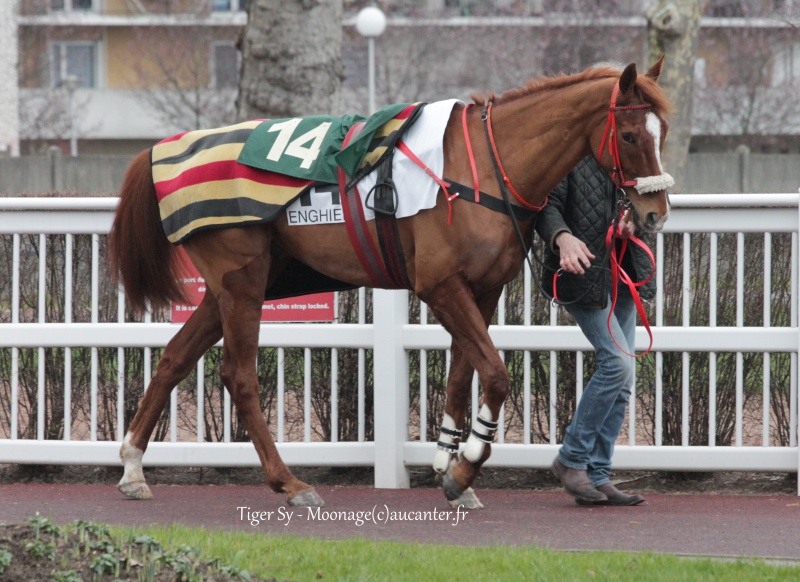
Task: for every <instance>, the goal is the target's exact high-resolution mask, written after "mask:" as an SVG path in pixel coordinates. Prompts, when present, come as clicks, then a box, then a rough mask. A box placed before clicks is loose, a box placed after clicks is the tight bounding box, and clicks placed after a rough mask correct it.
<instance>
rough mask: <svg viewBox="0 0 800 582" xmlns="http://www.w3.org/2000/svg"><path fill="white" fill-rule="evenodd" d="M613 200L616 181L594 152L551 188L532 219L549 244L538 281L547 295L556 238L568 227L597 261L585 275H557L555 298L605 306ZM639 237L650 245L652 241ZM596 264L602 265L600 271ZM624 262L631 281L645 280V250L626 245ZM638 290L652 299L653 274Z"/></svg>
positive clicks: (555, 258)
mask: <svg viewBox="0 0 800 582" xmlns="http://www.w3.org/2000/svg"><path fill="white" fill-rule="evenodd" d="M616 200H617V198H616V188H615V186H614V183H613V182H612V181H611V178H610V177H609V176H608V174H607V173H606V171H605V170H604V169H603V167H602V166H601V165H600V164H599V163H598V162H597V160H596V159H595V158H594V157H593V156H588V157H586V158H584V159H583V160H581V161H580V162H579V163H578V165H577V166H575V168H574V169H573V170H572V171H571V172H570V173H569V174H568V175H567V177H566V178H564V179H563V180H562V181H561V183H560V184H559V185H558V186H556V188H555V190H553V192H551V194H550V198H549V202H548V203H547V206H545V207H544V209H543V210H542V211H541V212H540V213H539V216H538V218H537V219H536V232H538V233H539V236H541V237H542V239H543V240H544V241H545V243H546V247H547V249H546V252H545V259H544V262H545V264H546V265H547V267H548V268H547V269H543V273H542V285H543V287H544V290H545V291H546V292H547V293H548V295H549V296H550V297H552V295H553V272H554V271H557V270H558V268H559V261H560V257H559V255H558V247H556V246H555V242H554V241H555V238H556V236H557V235H558V234H559V233H561V232H563V231H568V232H570V233H572V234H573V235H574V236H576V237H577V238H579V239H580V240H582V241H583V242H584V243H586V246H587V247H589V250H590V251H591V252H592V254H594V255H595V259H594V260H593V261H592V268H591V269H587V270H586V274H584V275H573V274H571V273H566V272H564V273H562V274H561V275H560V276H559V278H558V283H557V285H558V288H557V290H558V298H559V300H561V301H564V302H569V301H573V300H575V299H576V298H578V297H580V299H579V300H578V301H577V302H576V303H577V304H578V305H581V306H583V307H596V308H598V309H602V308H605V306H606V305H607V302H608V296H609V292H610V289H611V273H610V271H609V269H608V266H609V258H608V253H607V250H606V232H607V231H608V227H609V225H610V224H611V223H612V221H613V219H614V214H615V212H616V208H617V202H616ZM637 236H638V235H637ZM640 238H642V240H643V241H644V242H645V243H647V244H648V246H651V245H650V241H648V240H647V239H645V238H644V237H640ZM617 244H619V242H618V243H617ZM600 266H602V267H604V268H603V269H602V270H601V269H599V268H598V267H600ZM622 266H623V268H624V269H625V271H626V272H627V273H628V275H629V276H630V278H631V279H632V280H633V281H642V280H644V279H646V278H647V277H648V276H649V275H650V271H651V270H652V268H653V267H652V263H651V262H650V258H649V257H648V256H647V255H646V253H645V252H644V251H643V250H642V249H640V248H639V247H638V246H636V245H635V244H630V243H629V244H628V249H627V251H626V252H625V256H624V257H623V261H622ZM621 284H622V285H624V283H621ZM638 290H639V295H640V297H641V298H642V299H646V300H649V299H652V298H653V297H654V296H655V292H656V283H655V275H654V276H653V277H652V278H651V279H650V281H648V282H647V283H646V284H645V285H643V286H641V287H639V288H638Z"/></svg>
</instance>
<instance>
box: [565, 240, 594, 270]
mask: <svg viewBox="0 0 800 582" xmlns="http://www.w3.org/2000/svg"><path fill="white" fill-rule="evenodd" d="M556 245H558V250H559V254H560V255H561V268H562V269H564V270H565V271H567V272H568V273H572V274H574V275H583V274H584V273H585V271H584V270H583V268H584V267H586V268H589V266H590V265H591V264H592V263H591V260H592V259H593V258H594V255H593V254H592V253H591V252H590V251H589V247H587V246H586V244H585V243H584V242H583V241H582V240H580V239H579V238H577V237H576V236H574V235H572V234H571V233H569V232H566V231H565V232H562V233H560V234H559V235H558V236H557V237H556Z"/></svg>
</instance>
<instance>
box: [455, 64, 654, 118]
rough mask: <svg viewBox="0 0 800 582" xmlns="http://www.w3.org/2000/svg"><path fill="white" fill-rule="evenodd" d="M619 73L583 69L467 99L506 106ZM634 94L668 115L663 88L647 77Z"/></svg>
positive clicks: (606, 68) (604, 68)
mask: <svg viewBox="0 0 800 582" xmlns="http://www.w3.org/2000/svg"><path fill="white" fill-rule="evenodd" d="M621 73H622V70H621V69H618V68H615V67H610V66H598V67H591V68H589V69H586V70H585V71H583V72H582V73H577V74H575V75H565V74H560V75H556V76H554V77H539V78H538V79H530V80H528V81H526V82H525V85H524V86H522V87H517V88H516V89H511V90H509V91H505V92H504V93H501V94H500V95H497V94H496V93H494V92H489V93H484V94H472V95H470V98H471V99H472V100H473V101H474V102H475V104H476V105H485V104H486V103H487V102H488V101H492V102H493V103H494V104H495V105H499V104H501V103H508V102H509V101H514V100H516V99H519V98H521V97H525V96H526V95H530V94H531V93H538V92H540V91H549V90H555V89H563V88H564V87H570V86H572V85H577V84H578V83H583V82H584V81H592V80H595V79H608V78H614V77H619V76H620V74H621ZM636 92H637V94H638V96H639V97H640V98H641V99H642V100H643V101H646V102H647V103H650V104H652V105H653V109H655V111H656V112H657V113H659V114H663V115H666V114H668V113H669V110H670V104H669V99H668V98H667V96H666V94H665V93H664V91H663V89H661V87H659V85H658V83H656V82H655V81H654V80H653V79H651V78H650V77H647V76H645V75H638V76H637V78H636Z"/></svg>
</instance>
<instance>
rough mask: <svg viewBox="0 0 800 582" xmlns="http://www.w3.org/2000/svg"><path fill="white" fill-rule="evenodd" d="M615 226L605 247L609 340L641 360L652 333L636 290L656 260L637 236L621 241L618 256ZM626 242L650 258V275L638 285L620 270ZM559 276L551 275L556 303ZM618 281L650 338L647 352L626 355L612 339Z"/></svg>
mask: <svg viewBox="0 0 800 582" xmlns="http://www.w3.org/2000/svg"><path fill="white" fill-rule="evenodd" d="M615 226H617V224H611V226H609V227H608V232H607V233H606V247H611V248H610V249H609V257H610V258H609V263H610V265H609V266H610V270H611V308H610V310H609V312H608V322H607V325H608V333H609V334H611V339H612V340H613V342H614V344H615V345H616V346H617V347H618V348H619V349H620V351H622V353H624V354H625V355H628V356H631V357H632V358H641V357H643V356H646V355H647V354H649V353H650V350H651V349H652V348H653V331H652V330H651V329H650V321H649V320H648V319H647V312H646V311H645V309H644V305H643V304H642V299H641V297H639V291H638V290H637V287H641V286H642V285H644V284H645V283H647V282H648V281H650V279H652V278H653V275H654V274H655V272H656V259H655V257H654V256H653V252H652V251H651V250H650V247H648V246H647V245H646V244H645V243H644V241H642V239H640V238H639V237H637V236H631V237H630V238H627V239H622V245H621V247H622V248H620V251H619V255H617V245H616V241H617V237H616V235H615V233H614V228H615ZM628 241H630V242H632V243H633V244H635V245H637V246H638V247H640V248H641V249H642V250H643V251H644V252H645V254H647V256H648V257H649V258H650V263H651V264H652V265H653V268H652V269H651V270H650V275H649V276H648V277H647V279H645V280H644V281H639V282H638V283H637V282H635V281H633V280H632V279H631V278H630V275H628V273H626V272H625V269H623V268H622V257H624V256H625V251H626V250H627V249H628ZM560 274H561V271H560V270H558V271H556V272H555V273H553V301H555V302H558V291H557V285H558V277H559V275H560ZM620 281H622V282H623V283H625V284H626V285H627V286H628V290H629V291H630V294H631V297H632V298H633V303H634V305H636V312H637V313H638V314H639V318H640V319H641V320H642V325H644V328H645V329H646V330H647V335H648V336H649V337H650V345H648V346H647V350H645V351H644V352H642V353H641V354H635V353H633V354H630V353H628V351H627V350H625V349H624V348H623V347H622V346H621V345H619V342H618V341H617V338H616V337H614V331H613V330H612V329H611V318H612V317H613V316H614V309H615V308H616V306H617V285H619V282H620ZM634 351H635V350H634Z"/></svg>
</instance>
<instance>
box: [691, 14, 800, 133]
mask: <svg viewBox="0 0 800 582" xmlns="http://www.w3.org/2000/svg"><path fill="white" fill-rule="evenodd" d="M787 31H788V29H783V28H782V27H780V26H776V27H775V28H774V29H773V30H770V31H765V30H764V29H762V28H757V27H742V28H739V29H720V30H718V31H716V33H715V35H714V37H713V39H712V40H711V41H710V44H713V45H715V47H716V48H723V49H724V52H725V53H727V55H728V63H729V66H727V67H724V68H722V71H718V70H716V68H717V66H718V64H717V63H712V64H709V65H708V66H706V67H705V69H706V70H705V72H704V74H703V75H702V76H698V77H699V80H701V81H702V82H701V83H700V84H699V86H697V87H696V88H695V98H696V102H697V105H698V111H696V114H695V122H696V124H697V126H698V128H699V129H700V130H701V131H702V132H704V133H708V134H722V135H735V136H737V137H743V136H755V135H758V136H761V139H765V138H766V139H771V137H773V136H779V135H781V134H784V133H785V128H786V127H787V126H791V125H793V124H796V123H797V122H798V120H800V105H798V103H797V101H796V100H794V99H787V98H786V96H787V95H790V94H792V92H793V91H794V90H795V86H794V85H795V84H796V83H797V79H796V78H794V75H793V73H794V71H793V67H795V64H794V63H793V62H792V59H791V56H792V52H793V50H794V49H793V45H794V40H795V39H794V38H793V36H796V35H794V34H792V33H791V32H790V33H789V34H786V32H787Z"/></svg>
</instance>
